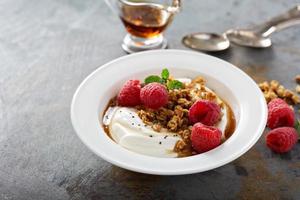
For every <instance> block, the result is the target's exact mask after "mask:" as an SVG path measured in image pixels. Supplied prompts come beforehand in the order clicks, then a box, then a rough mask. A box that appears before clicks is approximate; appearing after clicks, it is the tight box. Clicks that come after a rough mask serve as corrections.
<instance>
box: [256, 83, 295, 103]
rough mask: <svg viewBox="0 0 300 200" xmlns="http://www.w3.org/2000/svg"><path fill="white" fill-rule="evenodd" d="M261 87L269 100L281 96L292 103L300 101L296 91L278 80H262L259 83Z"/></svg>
mask: <svg viewBox="0 0 300 200" xmlns="http://www.w3.org/2000/svg"><path fill="white" fill-rule="evenodd" d="M259 87H260V89H261V91H262V92H263V93H264V96H265V99H266V101H267V102H270V101H271V100H272V99H275V98H281V99H283V100H284V101H286V102H287V103H288V104H291V105H294V104H298V103H300V98H299V96H298V95H297V94H296V93H294V92H292V91H291V90H289V89H286V88H285V87H284V86H283V85H281V84H280V83H279V82H278V81H276V80H272V81H270V82H268V81H265V82H262V83H260V84H259Z"/></svg>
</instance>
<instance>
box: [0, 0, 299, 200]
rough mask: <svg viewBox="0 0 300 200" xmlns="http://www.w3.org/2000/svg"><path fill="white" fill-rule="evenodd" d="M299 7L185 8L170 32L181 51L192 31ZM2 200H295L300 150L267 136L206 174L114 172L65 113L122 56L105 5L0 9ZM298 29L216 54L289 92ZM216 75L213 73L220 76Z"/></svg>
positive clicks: (49, 0)
mask: <svg viewBox="0 0 300 200" xmlns="http://www.w3.org/2000/svg"><path fill="white" fill-rule="evenodd" d="M296 2H297V1H296V0H243V1H238V0H226V1H217V0H211V1H199V0H186V1H184V8H183V11H182V12H181V13H180V14H179V15H178V16H177V17H176V19H175V21H174V23H173V24H172V26H171V27H170V28H169V30H168V32H167V34H166V35H167V38H168V40H169V44H170V48H179V49H185V47H183V45H182V44H181V43H180V38H181V37H182V36H183V35H184V34H185V33H189V32H196V31H216V32H222V31H224V30H226V29H228V28H231V27H236V26H248V25H251V24H254V23H256V22H257V21H260V20H261V19H266V18H268V17H270V16H273V15H274V14H276V13H278V12H282V11H284V10H285V9H287V8H289V7H291V6H293V5H294V4H295V3H296ZM0 13H1V17H0V199H299V198H300V156H299V155H300V145H299V144H298V145H297V146H296V148H294V149H293V150H292V151H291V152H290V153H288V154H286V155H282V156H280V155H277V154H273V153H271V152H270V151H269V150H268V149H267V148H266V147H265V146H264V139H263V137H262V138H261V139H260V141H259V142H258V143H257V144H256V145H255V146H254V147H253V148H252V149H251V150H250V151H249V152H247V153H246V154H244V155H243V156H242V157H240V158H239V159H237V160H236V161H234V162H232V163H230V164H227V165H225V166H223V167H220V168H218V169H216V170H212V171H209V172H205V173H201V174H195V175H186V176H167V177H162V176H151V175H144V174H138V173H134V172H129V171H126V170H123V169H120V168H118V167H114V166H112V165H111V164H109V163H107V162H106V161H104V160H102V159H100V158H98V157H97V156H96V155H94V154H93V153H92V152H90V151H89V150H88V149H87V147H85V146H84V145H83V144H82V143H81V142H80V140H79V139H78V138H77V136H76V135H75V134H74V131H73V129H72V126H71V123H70V117H69V110H70V101H71V98H72V95H73V93H74V91H75V89H76V87H77V86H78V84H79V83H80V82H81V81H82V80H83V79H84V77H86V76H87V75H88V74H89V73H91V72H92V71H93V70H94V69H96V68H97V67H98V66H100V65H102V64H104V63H105V62H107V61H109V60H111V59H114V58H117V57H119V56H122V55H125V53H124V52H123V51H122V49H121V48H120V44H121V41H122V37H123V36H124V34H125V31H124V29H123V27H122V25H121V23H120V21H119V19H118V18H117V17H116V16H114V15H112V13H111V12H110V10H109V9H108V8H107V7H106V6H105V4H104V1H102V0H72V1H68V0H27V1H26V0H2V1H0ZM299 36H300V27H298V28H293V29H289V30H286V31H283V32H281V33H278V34H276V35H274V46H273V47H272V48H269V49H265V50H253V49H247V48H242V47H236V46H234V47H233V48H232V49H230V50H228V51H226V52H223V53H217V54H213V55H214V56H217V57H220V58H222V59H225V60H228V61H229V62H231V63H233V64H235V65H237V66H238V67H240V68H241V69H242V70H244V71H245V72H247V73H248V74H249V75H250V76H252V77H253V78H254V79H255V80H256V81H261V80H267V79H277V80H279V81H281V82H282V83H283V84H284V85H285V86H286V87H289V88H294V87H295V83H294V82H293V77H294V76H295V75H296V74H297V73H298V74H299V73H300V37H299ZM216 70H217V69H216Z"/></svg>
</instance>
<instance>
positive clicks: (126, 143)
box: [103, 107, 181, 157]
mask: <svg viewBox="0 0 300 200" xmlns="http://www.w3.org/2000/svg"><path fill="white" fill-rule="evenodd" d="M103 124H104V125H107V126H108V128H109V133H110V136H111V137H112V139H113V140H114V141H115V142H116V143H118V144H119V145H121V146H122V147H124V148H126V149H129V150H131V151H134V152H137V153H141V154H144V155H150V156H156V157H177V153H175V152H174V151H173V149H174V146H175V144H176V142H177V141H178V140H181V137H180V136H178V135H177V134H174V133H171V132H167V131H164V130H162V131H161V132H156V131H154V130H153V129H152V128H151V127H149V126H146V125H145V124H144V123H143V121H142V120H141V119H140V117H139V116H138V115H137V111H136V110H135V109H132V108H127V107H110V108H109V109H108V110H107V112H106V113H105V115H104V118H103Z"/></svg>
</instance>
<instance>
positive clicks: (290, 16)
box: [254, 5, 300, 37]
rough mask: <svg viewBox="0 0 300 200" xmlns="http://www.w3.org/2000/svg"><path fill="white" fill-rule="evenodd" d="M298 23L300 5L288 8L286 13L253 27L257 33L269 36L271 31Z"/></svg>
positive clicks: (299, 19)
mask: <svg viewBox="0 0 300 200" xmlns="http://www.w3.org/2000/svg"><path fill="white" fill-rule="evenodd" d="M297 24H300V5H297V6H295V7H294V8H292V9H290V10H288V11H287V12H286V13H283V14H281V15H278V16H276V17H273V18H272V19H270V20H269V21H267V22H265V23H263V24H261V25H258V26H256V27H254V30H255V31H256V32H257V33H260V34H262V35H263V36H264V37H269V36H270V35H271V34H272V33H274V32H278V31H280V30H282V29H285V28H288V27H291V26H294V25H297Z"/></svg>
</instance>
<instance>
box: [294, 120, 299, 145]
mask: <svg viewBox="0 0 300 200" xmlns="http://www.w3.org/2000/svg"><path fill="white" fill-rule="evenodd" d="M295 129H296V131H297V132H298V135H299V137H298V140H300V121H299V120H296V123H295Z"/></svg>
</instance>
